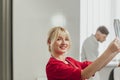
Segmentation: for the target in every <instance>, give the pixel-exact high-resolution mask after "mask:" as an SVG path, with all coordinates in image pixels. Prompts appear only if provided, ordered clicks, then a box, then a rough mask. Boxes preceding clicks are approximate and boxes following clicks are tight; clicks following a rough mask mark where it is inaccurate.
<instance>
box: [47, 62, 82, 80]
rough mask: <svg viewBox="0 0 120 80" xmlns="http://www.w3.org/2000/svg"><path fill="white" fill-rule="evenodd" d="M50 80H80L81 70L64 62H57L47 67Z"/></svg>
mask: <svg viewBox="0 0 120 80" xmlns="http://www.w3.org/2000/svg"><path fill="white" fill-rule="evenodd" d="M46 73H47V77H48V80H80V79H81V70H80V69H75V68H73V67H70V66H68V65H66V64H64V63H60V62H55V63H52V64H48V65H47V67H46Z"/></svg>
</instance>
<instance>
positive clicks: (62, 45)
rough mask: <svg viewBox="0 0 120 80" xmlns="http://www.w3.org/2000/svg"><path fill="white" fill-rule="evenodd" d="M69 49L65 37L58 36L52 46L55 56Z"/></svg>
mask: <svg viewBox="0 0 120 80" xmlns="http://www.w3.org/2000/svg"><path fill="white" fill-rule="evenodd" d="M69 48H70V40H69V38H68V37H67V36H61V35H59V36H58V38H57V39H56V41H55V42H54V43H53V45H52V50H53V52H54V53H55V54H64V53H66V52H67V51H68V49H69Z"/></svg>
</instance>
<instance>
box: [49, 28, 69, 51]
mask: <svg viewBox="0 0 120 80" xmlns="http://www.w3.org/2000/svg"><path fill="white" fill-rule="evenodd" d="M59 35H62V36H67V37H68V39H69V41H70V35H69V32H68V31H67V30H66V29H65V28H63V27H61V26H56V27H53V28H51V29H50V31H49V33H48V38H47V44H48V46H49V51H50V52H51V46H50V45H49V43H51V44H53V43H54V42H55V41H56V40H57V38H58V37H59ZM70 45H71V42H70Z"/></svg>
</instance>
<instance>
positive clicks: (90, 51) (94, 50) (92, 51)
mask: <svg viewBox="0 0 120 80" xmlns="http://www.w3.org/2000/svg"><path fill="white" fill-rule="evenodd" d="M98 48H99V42H98V41H97V39H96V38H95V36H94V35H93V34H92V35H91V36H90V37H88V38H87V39H86V40H85V41H84V43H83V45H82V52H81V60H82V61H85V60H89V61H94V60H96V58H97V57H98V55H99V51H98Z"/></svg>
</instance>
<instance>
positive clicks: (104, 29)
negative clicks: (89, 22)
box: [97, 26, 109, 35]
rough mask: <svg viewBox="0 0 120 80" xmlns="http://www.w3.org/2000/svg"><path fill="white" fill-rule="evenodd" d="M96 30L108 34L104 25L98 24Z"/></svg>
mask: <svg viewBox="0 0 120 80" xmlns="http://www.w3.org/2000/svg"><path fill="white" fill-rule="evenodd" d="M97 31H100V32H101V33H102V34H106V35H108V34H109V31H108V29H107V28H106V27H105V26H99V27H98V29H97Z"/></svg>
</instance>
